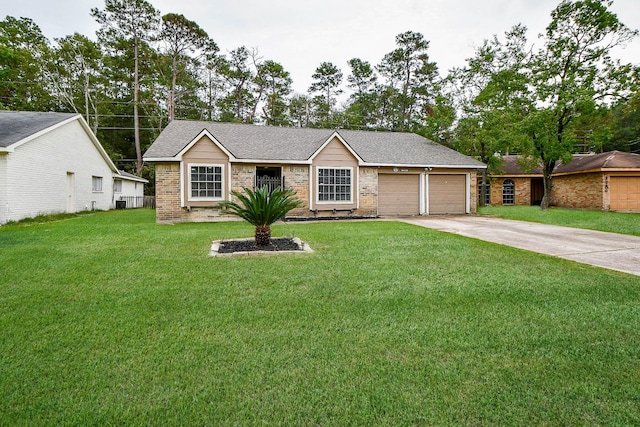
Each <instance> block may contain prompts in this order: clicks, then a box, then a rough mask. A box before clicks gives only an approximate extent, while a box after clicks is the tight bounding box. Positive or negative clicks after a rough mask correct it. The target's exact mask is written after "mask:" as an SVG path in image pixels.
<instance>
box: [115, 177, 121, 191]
mask: <svg viewBox="0 0 640 427" xmlns="http://www.w3.org/2000/svg"><path fill="white" fill-rule="evenodd" d="M113 192H114V193H122V180H121V179H114V180H113Z"/></svg>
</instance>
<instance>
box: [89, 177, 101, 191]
mask: <svg viewBox="0 0 640 427" xmlns="http://www.w3.org/2000/svg"><path fill="white" fill-rule="evenodd" d="M91 191H93V192H94V193H99V192H101V191H102V177H101V176H92V177H91Z"/></svg>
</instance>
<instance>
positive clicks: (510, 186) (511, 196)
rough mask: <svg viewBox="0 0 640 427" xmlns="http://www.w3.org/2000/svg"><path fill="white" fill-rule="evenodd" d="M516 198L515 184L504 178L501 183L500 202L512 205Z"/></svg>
mask: <svg viewBox="0 0 640 427" xmlns="http://www.w3.org/2000/svg"><path fill="white" fill-rule="evenodd" d="M515 199H516V185H515V183H514V182H513V180H511V179H506V180H504V182H503V183H502V204H503V205H513V204H515Z"/></svg>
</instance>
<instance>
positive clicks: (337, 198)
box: [318, 168, 351, 203]
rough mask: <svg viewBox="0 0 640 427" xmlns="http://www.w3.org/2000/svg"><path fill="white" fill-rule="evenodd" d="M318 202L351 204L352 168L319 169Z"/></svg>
mask: <svg viewBox="0 0 640 427" xmlns="http://www.w3.org/2000/svg"><path fill="white" fill-rule="evenodd" d="M318 201H320V202H342V203H344V202H351V168H318Z"/></svg>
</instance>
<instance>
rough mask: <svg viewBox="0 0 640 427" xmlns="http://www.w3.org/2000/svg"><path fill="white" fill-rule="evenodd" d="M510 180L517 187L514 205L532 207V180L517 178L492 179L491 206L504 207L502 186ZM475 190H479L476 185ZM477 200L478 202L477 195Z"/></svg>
mask: <svg viewBox="0 0 640 427" xmlns="http://www.w3.org/2000/svg"><path fill="white" fill-rule="evenodd" d="M507 179H510V180H512V181H513V183H514V185H515V195H514V205H516V206H530V205H531V178H517V177H498V178H491V179H490V182H491V204H492V205H494V206H502V186H503V183H504V182H505V181H506V180H507ZM473 188H475V189H476V191H477V188H478V185H477V184H476V185H475V186H473ZM475 200H476V201H477V200H478V197H477V195H476V197H475Z"/></svg>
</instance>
